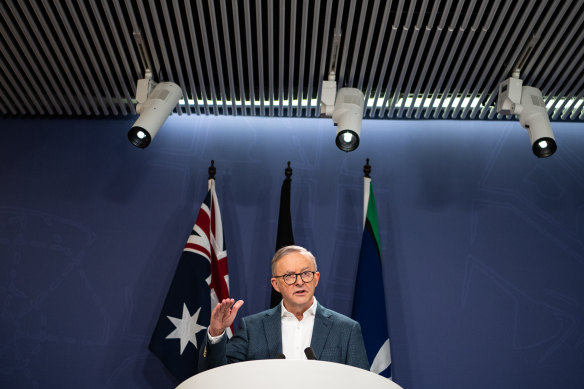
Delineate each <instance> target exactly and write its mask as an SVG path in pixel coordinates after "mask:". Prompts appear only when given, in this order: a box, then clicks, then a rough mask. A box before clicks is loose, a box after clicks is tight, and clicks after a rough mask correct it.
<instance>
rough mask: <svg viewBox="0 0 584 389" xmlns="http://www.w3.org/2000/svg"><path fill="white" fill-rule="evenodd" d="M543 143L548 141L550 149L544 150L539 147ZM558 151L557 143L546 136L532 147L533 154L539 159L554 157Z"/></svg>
mask: <svg viewBox="0 0 584 389" xmlns="http://www.w3.org/2000/svg"><path fill="white" fill-rule="evenodd" d="M541 141H546V142H547V144H548V147H546V148H545V149H542V148H541V147H539V146H538V144H539V142H541ZM557 149H558V146H557V145H556V141H555V140H554V139H553V138H548V137H547V136H545V137H543V138H539V139H538V140H536V141H535V142H533V146H531V150H532V151H533V154H535V156H536V157H538V158H547V157H550V156H551V155H553V154H554V153H555V152H556V150H557Z"/></svg>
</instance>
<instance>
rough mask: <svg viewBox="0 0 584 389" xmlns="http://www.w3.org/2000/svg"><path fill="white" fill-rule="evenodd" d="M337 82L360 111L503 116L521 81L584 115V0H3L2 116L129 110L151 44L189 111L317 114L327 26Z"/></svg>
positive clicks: (570, 115) (575, 116) (554, 115)
mask: <svg viewBox="0 0 584 389" xmlns="http://www.w3.org/2000/svg"><path fill="white" fill-rule="evenodd" d="M335 29H336V30H338V31H340V32H341V33H342V38H341V43H340V50H339V57H338V58H339V59H338V65H337V77H336V79H337V82H338V86H339V87H354V88H359V89H361V90H362V91H363V93H364V94H365V100H366V101H365V111H364V117H365V118H375V119H481V120H489V119H501V118H502V117H501V116H500V115H498V114H497V112H496V109H495V104H496V99H497V90H498V85H499V83H500V82H501V81H503V80H505V79H506V78H508V77H509V76H510V75H511V70H512V68H513V67H514V66H515V65H516V62H517V60H518V58H519V57H520V55H521V53H522V51H523V49H524V47H526V45H527V43H528V42H530V41H531V40H532V39H535V42H536V43H535V46H534V48H533V50H532V51H531V53H530V54H529V56H528V57H527V61H526V63H525V65H524V67H523V69H522V72H521V78H522V79H523V80H524V84H525V85H530V86H533V87H536V88H538V89H540V90H541V91H542V92H543V96H544V100H545V102H546V105H547V108H548V113H549V115H550V118H551V119H552V120H556V121H584V104H583V101H584V96H583V94H584V58H583V56H584V50H582V47H584V42H583V40H584V32H583V31H584V2H582V1H577V0H574V1H570V0H565V1H537V0H532V1H515V0H507V1H503V0H502V1H470V0H467V1H451V0H442V1H428V0H425V1H423V0H417V1H413V0H408V1H405V0H402V1H373V0H370V1H365V0H346V1H327V0H321V1H317V0H303V1H293V0H272V1H270V0H257V1H256V0H253V1H252V0H217V1H207V0H205V1H203V0H172V1H170V0H169V1H158V0H149V1H147V0H143V1H140V0H124V1H120V0H109V1H108V0H89V1H74V0H63V1H56V2H52V1H44V0H33V1H28V0H27V1H25V0H22V1H17V0H5V1H2V2H0V53H1V54H0V84H1V85H2V88H0V115H2V117H96V116H100V117H117V116H124V115H135V114H136V112H135V107H134V105H135V101H134V100H135V97H136V96H135V93H136V81H137V80H138V79H139V78H143V77H144V64H143V63H142V61H141V59H140V55H139V53H138V46H137V44H136V41H135V40H134V37H133V33H134V32H135V31H140V32H141V34H142V36H143V38H144V39H145V41H146V46H147V48H148V51H149V56H150V60H151V63H152V68H153V69H152V70H153V74H154V79H155V80H156V81H173V82H175V83H177V84H179V85H180V86H181V88H182V90H183V94H184V96H185V101H184V102H181V104H179V106H178V107H177V109H176V112H177V113H178V114H187V115H238V116H239V115H256V116H275V117H279V116H294V117H319V116H320V85H321V81H322V80H323V78H326V77H327V75H328V70H329V63H328V62H329V60H330V47H331V42H332V38H333V34H334V31H335Z"/></svg>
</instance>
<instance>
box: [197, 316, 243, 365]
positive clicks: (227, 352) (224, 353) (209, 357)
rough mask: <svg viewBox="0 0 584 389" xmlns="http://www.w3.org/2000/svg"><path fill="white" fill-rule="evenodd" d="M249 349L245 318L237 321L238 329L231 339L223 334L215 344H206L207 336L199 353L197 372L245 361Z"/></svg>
mask: <svg viewBox="0 0 584 389" xmlns="http://www.w3.org/2000/svg"><path fill="white" fill-rule="evenodd" d="M248 347H249V340H248V331H247V326H246V323H245V318H242V319H241V320H240V321H239V329H238V330H237V331H236V332H235V334H234V335H233V336H232V337H231V339H228V338H227V335H226V334H224V335H223V336H222V337H221V340H220V341H219V342H217V343H214V344H212V343H210V342H208V339H207V336H205V339H204V341H203V344H202V345H201V349H200V351H199V364H198V368H199V372H203V371H205V370H209V369H212V368H214V367H219V366H223V365H226V364H228V363H233V362H241V361H245V360H247V351H248Z"/></svg>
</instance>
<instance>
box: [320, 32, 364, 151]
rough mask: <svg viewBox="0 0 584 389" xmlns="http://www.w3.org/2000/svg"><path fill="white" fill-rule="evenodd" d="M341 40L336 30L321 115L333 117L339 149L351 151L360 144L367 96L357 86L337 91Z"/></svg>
mask: <svg viewBox="0 0 584 389" xmlns="http://www.w3.org/2000/svg"><path fill="white" fill-rule="evenodd" d="M340 42H341V33H340V31H338V30H335V35H334V38H333V43H332V49H331V58H330V70H329V75H328V80H327V81H325V80H323V81H322V87H321V99H320V102H321V115H322V116H328V117H332V119H333V123H334V125H335V126H337V135H336V137H335V143H336V145H337V147H338V148H339V149H341V150H343V151H346V152H349V151H353V150H355V149H356V148H357V147H358V146H359V137H360V136H361V122H362V120H363V107H364V105H365V102H364V100H365V96H364V95H363V92H361V91H360V90H359V89H356V88H341V89H339V90H338V91H337V82H336V81H335V73H336V63H337V56H338V53H339V45H340Z"/></svg>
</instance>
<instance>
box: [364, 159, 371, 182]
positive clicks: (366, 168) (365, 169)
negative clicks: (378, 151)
mask: <svg viewBox="0 0 584 389" xmlns="http://www.w3.org/2000/svg"><path fill="white" fill-rule="evenodd" d="M369 173H371V165H369V158H366V159H365V165H363V174H364V175H365V177H367V178H370V177H369Z"/></svg>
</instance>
